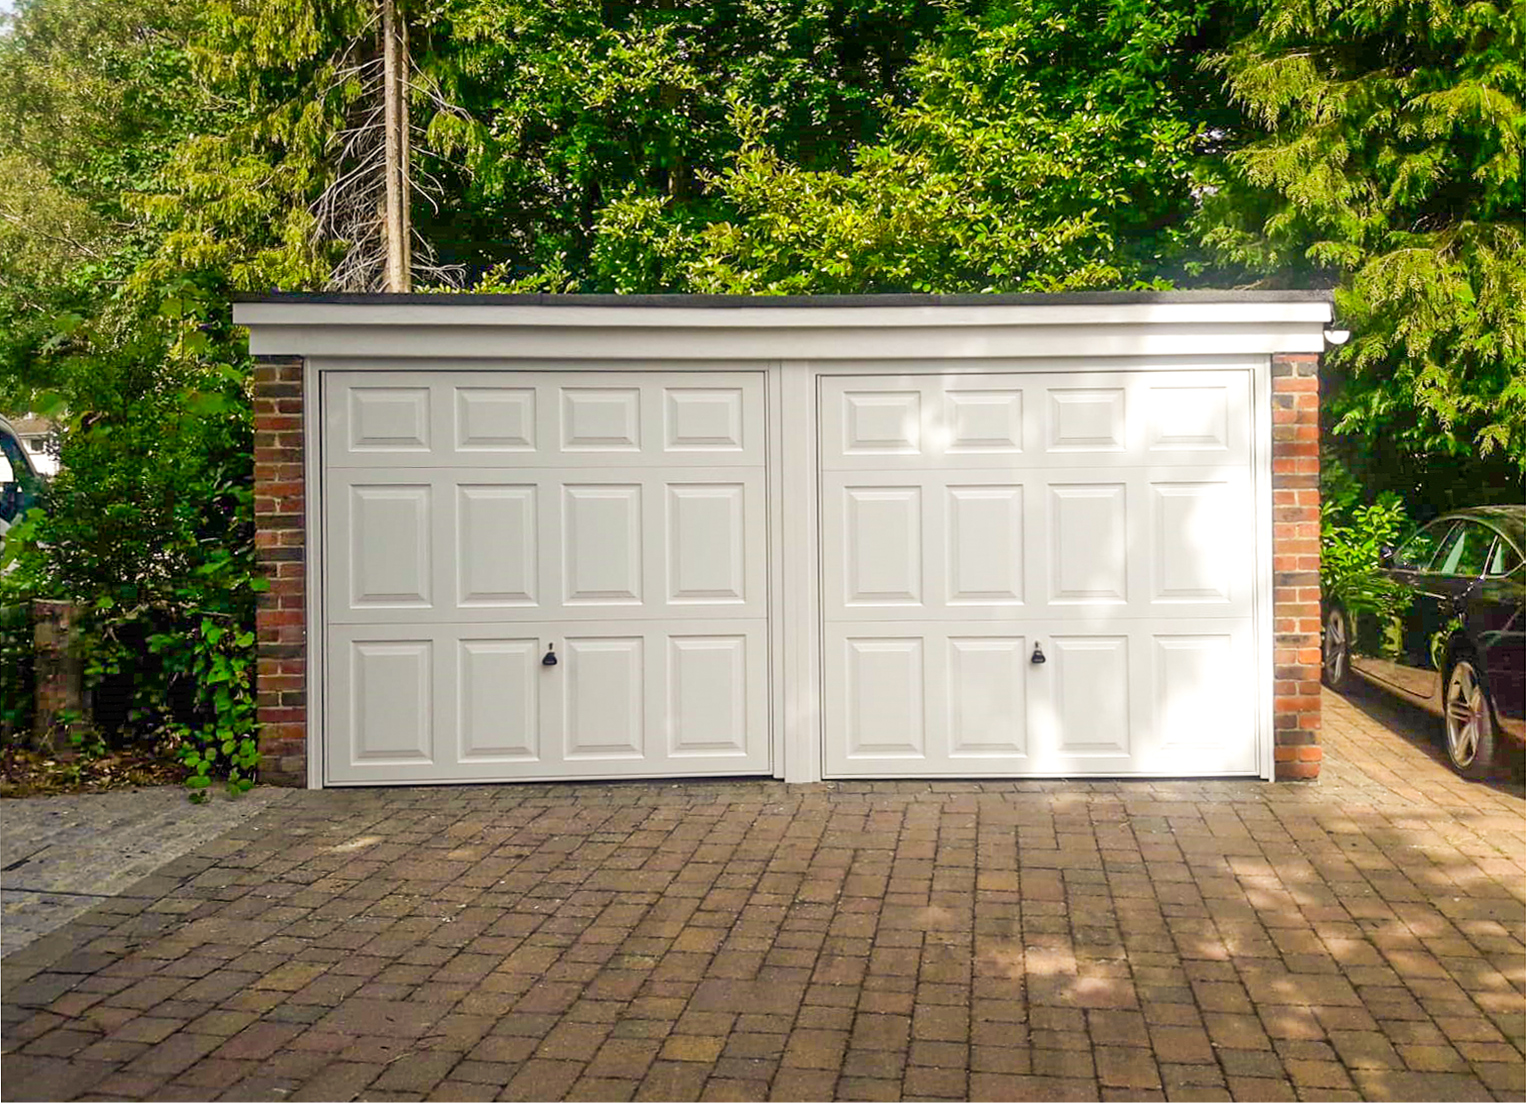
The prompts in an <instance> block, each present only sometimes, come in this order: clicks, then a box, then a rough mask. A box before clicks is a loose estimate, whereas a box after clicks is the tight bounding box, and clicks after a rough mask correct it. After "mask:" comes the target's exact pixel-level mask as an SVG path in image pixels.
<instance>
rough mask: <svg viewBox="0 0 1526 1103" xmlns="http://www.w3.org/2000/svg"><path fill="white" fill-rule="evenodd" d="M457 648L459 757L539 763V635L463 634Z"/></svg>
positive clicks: (461, 759)
mask: <svg viewBox="0 0 1526 1103" xmlns="http://www.w3.org/2000/svg"><path fill="white" fill-rule="evenodd" d="M456 646H457V652H456V687H457V700H456V708H457V715H456V732H457V736H458V739H459V746H458V747H457V759H458V761H460V762H463V763H467V762H481V763H499V764H501V763H516V764H517V763H534V762H539V761H540V757H541V753H540V741H541V715H540V683H541V676H542V669H541V662H540V659H541V642H540V640H539V639H463V640H459V641H457V644H456Z"/></svg>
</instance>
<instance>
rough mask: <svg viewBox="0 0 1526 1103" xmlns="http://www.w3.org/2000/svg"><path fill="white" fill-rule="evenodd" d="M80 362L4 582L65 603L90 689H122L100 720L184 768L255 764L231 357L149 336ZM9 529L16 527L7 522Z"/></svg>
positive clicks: (248, 570)
mask: <svg viewBox="0 0 1526 1103" xmlns="http://www.w3.org/2000/svg"><path fill="white" fill-rule="evenodd" d="M86 355H89V356H90V362H89V370H77V371H76V374H75V378H74V381H73V391H74V394H73V396H72V400H73V403H77V404H78V408H81V409H85V410H89V411H90V413H89V414H88V415H86V416H83V417H73V418H69V419H66V421H65V424H64V426H63V430H62V433H61V442H62V443H61V460H62V467H61V470H60V471H59V474H58V475H57V476H56V477H55V478H54V479H53V481H52V482H51V483H50V485H49V486H48V489H47V494H46V498H45V503H44V509H43V510H42V511H40V512H38V513H34V514H33V515H31V516H30V517H29V518H28V523H27V525H26V526H25V528H24V529H23V530H22V537H23V539H22V540H20V541H19V542H18V543H19V547H18V549H17V551H16V560H17V563H16V569H15V570H14V572H13V576H12V577H11V578H10V579H8V580H7V588H8V589H10V590H12V591H20V592H22V593H25V594H28V595H30V596H36V597H48V598H57V599H62V600H66V601H69V602H72V603H73V604H74V605H75V607H76V609H77V614H76V617H75V622H74V623H75V631H76V646H77V647H78V648H79V652H80V657H81V659H82V661H83V665H84V672H85V680H86V685H87V686H89V687H93V688H97V689H99V688H101V687H103V686H107V685H110V686H111V687H112V688H113V689H114V690H115V691H117V693H118V694H119V695H120V696H121V697H122V698H123V707H120V708H118V709H116V710H114V715H109V716H107V715H101V714H100V712H99V710H98V712H97V715H96V717H95V719H96V720H97V722H98V724H99V726H101V727H102V728H103V734H104V736H105V738H106V739H108V740H109V741H110V742H111V743H112V744H113V745H116V746H125V745H128V744H131V743H139V744H152V745H157V746H159V747H160V748H163V749H167V750H169V752H170V753H173V754H175V755H177V756H178V757H179V758H180V759H181V760H182V761H184V762H185V763H186V765H187V766H188V767H189V768H190V770H191V777H190V778H189V780H188V782H187V784H188V785H189V786H190V787H191V788H192V790H193V795H195V794H197V793H199V792H200V791H201V790H204V789H205V788H206V787H207V786H208V785H209V784H211V781H212V779H213V778H214V777H226V779H227V781H228V784H229V786H230V788H231V789H233V790H235V791H242V790H244V789H247V788H248V787H249V786H250V785H252V784H253V779H254V776H255V773H256V770H257V767H258V753H257V750H256V741H255V737H256V729H255V698H254V684H253V683H254V613H255V602H256V595H257V593H258V592H259V591H261V590H263V589H264V588H265V582H264V580H263V579H262V578H260V577H259V576H258V575H257V573H256V565H255V558H254V523H253V522H254V510H253V505H254V502H253V497H254V496H253V491H252V473H253V463H252V446H253V432H252V415H251V411H250V404H249V401H248V395H247V372H246V371H245V370H244V369H243V367H242V365H240V364H229V363H216V362H212V361H210V360H209V359H201V360H188V359H186V358H183V357H182V358H179V359H178V360H177V359H174V358H172V357H171V356H170V355H168V353H167V350H166V349H165V348H164V347H163V345H162V344H161V343H160V342H158V341H156V340H154V339H151V338H147V339H144V340H142V341H139V342H136V343H134V344H132V345H128V346H124V347H116V348H112V349H110V351H108V352H104V353H98V354H86ZM16 531H17V530H12V532H13V533H14V532H16Z"/></svg>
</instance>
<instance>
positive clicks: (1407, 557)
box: [1393, 521, 1452, 571]
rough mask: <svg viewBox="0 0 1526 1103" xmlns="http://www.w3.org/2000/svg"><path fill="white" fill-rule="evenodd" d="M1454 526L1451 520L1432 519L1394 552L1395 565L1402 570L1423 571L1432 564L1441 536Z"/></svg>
mask: <svg viewBox="0 0 1526 1103" xmlns="http://www.w3.org/2000/svg"><path fill="white" fill-rule="evenodd" d="M1451 527H1452V522H1451V521H1432V522H1431V523H1430V524H1429V525H1426V526H1425V528H1423V529H1421V530H1420V531H1419V532H1417V533H1415V535H1413V536H1411V537H1410V538H1409V539H1408V540H1407V541H1405V544H1404V546H1403V547H1402V548H1400V549H1399V550H1398V551H1396V552H1394V558H1393V565H1394V566H1395V567H1397V568H1399V570H1401V571H1423V570H1425V569H1426V568H1427V567H1429V566H1430V565H1431V559H1432V558H1433V557H1434V556H1435V554H1436V548H1437V546H1438V545H1439V544H1440V543H1441V538H1442V537H1444V536H1445V535H1446V534H1447V530H1448V529H1450V528H1451Z"/></svg>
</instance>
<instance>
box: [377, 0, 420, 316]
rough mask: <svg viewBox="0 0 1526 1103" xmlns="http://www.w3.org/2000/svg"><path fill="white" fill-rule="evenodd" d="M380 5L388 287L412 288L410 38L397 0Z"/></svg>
mask: <svg viewBox="0 0 1526 1103" xmlns="http://www.w3.org/2000/svg"><path fill="white" fill-rule="evenodd" d="M381 5H382V97H383V103H384V106H385V117H384V120H383V125H384V126H385V127H386V132H387V135H386V174H387V210H386V223H387V228H386V229H387V232H386V238H387V281H386V288H387V290H388V291H398V292H404V291H411V290H412V289H413V272H412V268H413V265H412V258H411V256H410V253H411V252H412V241H411V238H412V233H413V230H412V226H411V224H410V219H409V217H408V200H409V179H408V176H409V163H408V162H409V152H408V91H407V89H408V72H407V68H408V54H407V49H408V45H407V42H408V40H407V38H406V37H405V36H406V34H407V30H406V28H405V27H404V26H403V23H402V21H401V20H400V19H399V18H398V15H397V0H381Z"/></svg>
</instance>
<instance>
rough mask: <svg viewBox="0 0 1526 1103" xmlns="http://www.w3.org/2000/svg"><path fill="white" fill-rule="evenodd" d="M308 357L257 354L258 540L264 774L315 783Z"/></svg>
mask: <svg viewBox="0 0 1526 1103" xmlns="http://www.w3.org/2000/svg"><path fill="white" fill-rule="evenodd" d="M303 477H304V468H303V466H302V361H301V359H290V358H283V357H256V358H255V368H254V547H255V556H256V558H257V559H258V561H259V565H260V568H261V571H262V573H263V574H264V576H265V577H266V578H267V579H268V580H269V582H270V589H268V590H266V591H265V592H264V593H263V594H261V595H260V601H259V609H258V610H257V611H256V613H255V637H256V643H255V646H256V649H257V654H258V664H257V668H256V675H255V692H256V694H257V698H256V705H257V710H258V718H259V725H260V736H259V739H260V755H261V759H260V778H261V780H262V781H266V782H270V783H272V784H275V785H296V786H305V785H306V784H307V630H306V587H305V584H304V571H305V563H304V557H305V551H306V528H305V525H306V514H305V513H304V512H303V510H304V503H305V496H304V494H303Z"/></svg>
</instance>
